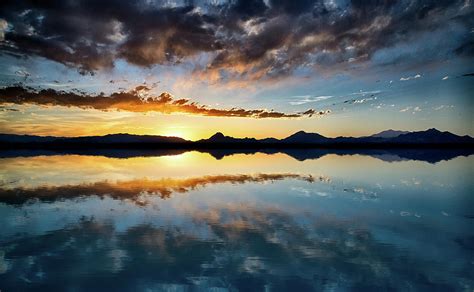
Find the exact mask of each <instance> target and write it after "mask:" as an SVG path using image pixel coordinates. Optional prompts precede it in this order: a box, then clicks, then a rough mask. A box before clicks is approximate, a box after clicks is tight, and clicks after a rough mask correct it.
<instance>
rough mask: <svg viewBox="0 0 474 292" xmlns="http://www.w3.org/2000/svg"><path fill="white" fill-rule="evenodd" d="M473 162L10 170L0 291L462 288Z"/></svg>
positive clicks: (180, 163) (40, 159)
mask: <svg viewBox="0 0 474 292" xmlns="http://www.w3.org/2000/svg"><path fill="white" fill-rule="evenodd" d="M473 159H474V156H467V157H465V156H460V157H457V158H453V159H451V160H448V161H440V162H437V163H436V164H432V163H427V162H425V161H413V160H408V159H406V160H402V161H397V162H391V163H388V162H386V161H384V160H380V159H379V158H377V157H373V156H365V155H347V154H346V155H343V156H341V155H336V154H327V155H324V156H322V157H321V158H319V159H313V160H304V161H299V160H295V159H293V158H292V157H290V156H288V155H286V154H283V153H276V154H265V153H255V154H246V155H245V154H234V155H231V156H223V157H221V159H220V160H216V159H215V158H213V157H212V156H210V155H209V154H207V153H200V152H186V153H182V154H178V155H173V156H158V157H135V158H128V159H117V158H107V157H103V156H82V155H64V156H62V155H46V156H44V155H43V156H28V157H21V156H11V157H9V158H3V159H1V164H2V168H1V169H0V214H1V216H0V224H1V226H2V229H1V231H0V289H1V290H2V291H3V290H4V291H21V290H35V291H37V290H46V289H48V290H52V291H55V290H79V291H93V290H98V291H102V290H113V291H121V290H130V291H143V290H147V291H162V290H165V291H188V290H215V291H254V290H255V291H262V290H270V291H272V290H274V291H284V290H291V291H310V290H316V291H324V290H331V291H332V290H364V291H365V290H377V291H379V290H393V289H396V290H404V291H405V290H443V291H447V290H459V291H464V290H466V291H470V290H472V289H474V281H473V279H474V272H473V270H474V269H473V267H474V254H473V252H472V251H473V249H474V232H473V231H472V218H473V215H474V207H473V206H474V200H473V198H472V193H473V192H472V191H473V186H474V184H473V182H472V179H471V178H472V174H473V173H472V171H473V169H472V165H473V162H474V161H473Z"/></svg>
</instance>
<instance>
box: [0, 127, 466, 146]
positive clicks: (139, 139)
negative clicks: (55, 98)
mask: <svg viewBox="0 0 474 292" xmlns="http://www.w3.org/2000/svg"><path fill="white" fill-rule="evenodd" d="M0 143H1V144H0V145H1V146H2V147H3V148H5V147H8V148H10V146H14V145H16V146H18V145H22V146H25V145H28V147H31V146H33V147H37V146H38V147H40V146H64V147H66V146H75V145H76V146H79V145H87V146H90V147H94V146H104V145H106V146H107V145H109V146H112V145H113V146H114V147H115V146H118V145H122V146H127V147H132V148H133V147H136V146H147V147H148V146H149V147H154V146H163V147H170V146H172V147H201V146H202V147H214V146H224V147H227V146H238V147H248V146H252V147H253V146H257V147H274V146H276V147H293V146H303V147H309V146H358V147H359V146H362V145H368V146H371V145H372V146H373V145H376V146H381V145H384V146H386V145H394V146H397V145H398V146H400V145H412V146H413V145H424V146H428V145H470V146H472V145H474V138H472V137H470V136H467V135H466V136H458V135H455V134H453V133H450V132H441V131H439V130H437V129H428V130H426V131H417V132H406V131H396V130H387V131H383V132H380V133H377V134H374V135H372V136H367V137H336V138H328V137H325V136H322V135H320V134H318V133H307V132H304V131H299V132H296V133H294V134H292V135H290V136H288V137H286V138H283V139H276V138H265V139H255V138H234V137H230V136H225V135H224V134H222V133H220V132H219V133H216V134H214V135H212V136H211V137H210V138H208V139H202V140H198V141H189V140H185V139H182V138H179V137H167V136H154V135H132V134H110V135H105V136H85V137H54V136H32V135H14V134H0Z"/></svg>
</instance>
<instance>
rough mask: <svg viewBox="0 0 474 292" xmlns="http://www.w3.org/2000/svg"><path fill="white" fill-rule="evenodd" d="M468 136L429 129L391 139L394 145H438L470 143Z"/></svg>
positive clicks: (471, 140) (470, 139)
mask: <svg viewBox="0 0 474 292" xmlns="http://www.w3.org/2000/svg"><path fill="white" fill-rule="evenodd" d="M473 140H474V139H473V138H472V137H470V136H467V135H466V136H458V135H455V134H453V133H450V132H441V131H439V130H437V129H429V130H426V131H420V132H411V133H407V134H403V135H400V136H398V137H395V138H393V139H391V142H394V143H408V144H428V143H433V144H439V143H448V144H450V143H472V142H473Z"/></svg>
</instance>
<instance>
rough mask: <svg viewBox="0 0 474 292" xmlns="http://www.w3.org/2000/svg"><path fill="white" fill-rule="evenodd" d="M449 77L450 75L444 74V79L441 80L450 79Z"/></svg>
mask: <svg viewBox="0 0 474 292" xmlns="http://www.w3.org/2000/svg"><path fill="white" fill-rule="evenodd" d="M448 79H449V76H444V77H443V79H441V80H448Z"/></svg>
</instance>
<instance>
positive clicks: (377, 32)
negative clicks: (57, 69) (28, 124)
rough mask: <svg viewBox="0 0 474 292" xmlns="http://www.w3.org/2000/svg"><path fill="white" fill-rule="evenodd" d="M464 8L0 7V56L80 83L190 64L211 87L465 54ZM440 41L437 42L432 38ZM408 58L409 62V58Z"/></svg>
mask: <svg viewBox="0 0 474 292" xmlns="http://www.w3.org/2000/svg"><path fill="white" fill-rule="evenodd" d="M472 16H473V8H472V5H471V1H465V0H441V1H439V0H437V1H435V0H418V1H408V0H402V1H387V0H385V1H376V0H371V1H361V0H332V1H329V0H302V1H294V0H292V1H289V0H267V1H264V0H235V1H225V0H223V1H214V0H212V1H211V0H207V1H206V0H200V1H199V0H195V1H193V0H183V1H125V0H105V1H92V0H79V1H62V0H49V1H26V0H15V1H9V0H6V1H2V4H0V41H1V40H2V39H4V40H3V41H1V43H0V52H2V53H6V54H13V55H15V56H18V57H25V56H33V55H35V56H41V57H45V58H47V59H50V60H54V61H57V62H60V63H62V64H65V65H67V66H71V67H74V68H77V69H78V70H80V71H81V72H83V73H89V72H96V71H97V70H101V69H108V68H112V67H113V66H114V62H115V61H116V60H118V59H123V60H125V61H127V62H128V63H130V64H134V65H137V66H142V67H151V66H154V65H157V64H161V65H176V64H181V63H183V62H189V63H190V64H191V65H192V67H193V69H192V70H194V73H196V74H205V76H206V78H210V79H211V80H212V79H216V80H226V79H227V80H229V79H233V80H235V79H244V80H249V79H254V80H255V79H265V78H267V79H268V78H276V77H280V76H286V75H288V74H291V73H294V72H295V71H304V70H307V69H308V68H309V69H314V68H320V67H328V66H329V67H331V66H338V65H340V64H354V63H362V62H373V63H375V64H379V65H387V64H392V63H399V62H415V63H416V62H420V61H421V62H424V61H433V60H434V61H436V60H439V59H443V58H449V57H450V56H453V55H461V56H470V57H472V56H473V54H474V46H473V42H472V37H470V35H471V33H470V32H471V29H472V27H473V26H474V20H473V19H474V17H472ZM446 34H449V35H450V38H449V41H443V42H439V38H437V37H433V36H437V35H446ZM413 56H416V58H415V57H413Z"/></svg>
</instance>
